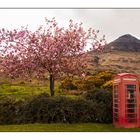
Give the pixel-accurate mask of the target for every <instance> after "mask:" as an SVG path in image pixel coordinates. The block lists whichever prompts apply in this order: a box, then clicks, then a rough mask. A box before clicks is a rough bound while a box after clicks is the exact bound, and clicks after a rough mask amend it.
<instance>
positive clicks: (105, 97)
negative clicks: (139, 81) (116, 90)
mask: <svg viewBox="0 0 140 140" xmlns="http://www.w3.org/2000/svg"><path fill="white" fill-rule="evenodd" d="M84 122H100V123H110V122H112V98H111V93H110V91H107V90H99V89H95V90H92V91H88V92H87V93H85V94H84V95H83V96H82V97H79V98H76V99H72V98H69V97H62V96H54V97H51V96H49V95H48V94H46V93H42V94H40V95H34V96H32V97H30V98H27V99H26V100H24V101H16V100H15V99H14V98H12V97H9V96H8V97H0V124H13V123H16V124H21V123H24V124H25V123H84Z"/></svg>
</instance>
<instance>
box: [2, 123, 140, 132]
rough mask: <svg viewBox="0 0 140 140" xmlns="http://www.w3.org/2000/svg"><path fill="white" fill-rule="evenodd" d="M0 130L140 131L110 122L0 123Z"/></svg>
mask: <svg viewBox="0 0 140 140" xmlns="http://www.w3.org/2000/svg"><path fill="white" fill-rule="evenodd" d="M0 132H140V128H129V129H128V128H114V126H113V125H112V124H97V123H82V124H61V123H58V124H26V125H0Z"/></svg>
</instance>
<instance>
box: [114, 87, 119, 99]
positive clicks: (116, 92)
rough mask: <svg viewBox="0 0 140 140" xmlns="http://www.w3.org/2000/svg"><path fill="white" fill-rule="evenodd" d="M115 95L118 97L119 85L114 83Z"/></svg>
mask: <svg viewBox="0 0 140 140" xmlns="http://www.w3.org/2000/svg"><path fill="white" fill-rule="evenodd" d="M114 97H115V98H117V97H118V85H114Z"/></svg>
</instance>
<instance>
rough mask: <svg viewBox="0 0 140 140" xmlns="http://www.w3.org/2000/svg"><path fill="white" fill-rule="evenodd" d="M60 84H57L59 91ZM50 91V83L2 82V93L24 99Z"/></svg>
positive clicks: (0, 93)
mask: <svg viewBox="0 0 140 140" xmlns="http://www.w3.org/2000/svg"><path fill="white" fill-rule="evenodd" d="M58 90H59V89H58V86H55V91H56V92H58ZM44 92H45V93H49V85H45V86H37V85H27V84H26V85H20V84H19V85H14V84H13V85H12V84H0V95H10V96H13V97H16V98H17V99H22V98H25V97H28V96H31V95H37V94H41V93H44Z"/></svg>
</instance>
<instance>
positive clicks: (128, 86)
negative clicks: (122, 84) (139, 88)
mask: <svg viewBox="0 0 140 140" xmlns="http://www.w3.org/2000/svg"><path fill="white" fill-rule="evenodd" d="M135 87H136V86H135V85H127V88H131V89H135Z"/></svg>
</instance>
